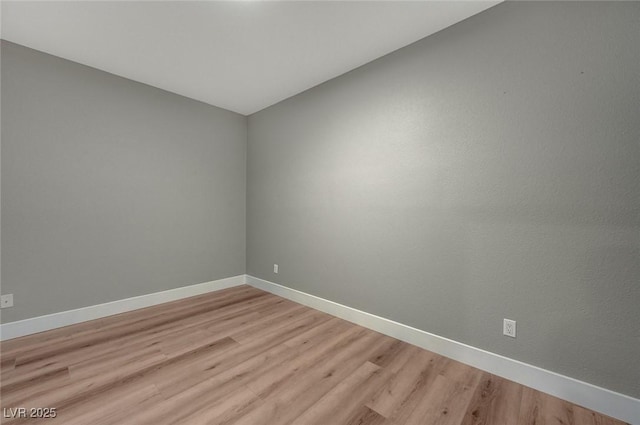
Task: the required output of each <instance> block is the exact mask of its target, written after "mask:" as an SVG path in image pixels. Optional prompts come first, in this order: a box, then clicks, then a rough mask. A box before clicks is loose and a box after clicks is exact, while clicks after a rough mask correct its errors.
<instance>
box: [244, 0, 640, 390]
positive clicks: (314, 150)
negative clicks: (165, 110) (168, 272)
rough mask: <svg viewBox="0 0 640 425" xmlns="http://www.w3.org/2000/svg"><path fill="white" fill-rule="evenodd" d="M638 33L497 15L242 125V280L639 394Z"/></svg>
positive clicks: (596, 7) (571, 6)
mask: <svg viewBox="0 0 640 425" xmlns="http://www.w3.org/2000/svg"><path fill="white" fill-rule="evenodd" d="M638 22H640V3H637V2H628V3H623V2H608V3H592V2H570V3H563V4H557V3H553V2H534V3H523V2H513V3H504V4H502V5H499V6H497V7H495V8H492V9H490V10H488V11H486V12H484V13H481V14H480V15H477V16H475V17H473V18H471V19H469V20H467V21H464V22H462V23H460V24H457V25H455V26H453V27H450V28H449V29H446V30H444V31H442V32H440V33H438V34H436V35H434V36H432V37H428V38H426V39H424V40H422V41H420V42H418V43H415V44H413V45H411V46H409V47H407V48H405V49H402V50H400V51H397V52H394V53H392V54H391V55H388V56H386V57H384V58H381V59H379V60H377V61H375V62H372V63H370V64H368V65H365V66H364V67H361V68H359V69H357V70H355V71H352V72H350V73H348V74H345V75H343V76H342V77H339V78H337V79H335V80H332V81H329V82H328V83H325V84H323V85H321V86H318V87H316V88H314V89H311V90H309V91H307V92H305V93H303V94H300V95H298V96H296V97H294V98H291V99H288V100H286V101H284V102H282V103H280V104H277V105H275V106H273V107H270V108H268V109H266V110H264V111H261V112H259V113H257V114H255V115H252V116H250V117H249V147H248V188H247V199H248V209H247V210H248V215H247V232H248V239H247V256H248V265H247V269H248V273H250V274H251V275H254V276H257V277H260V278H264V279H268V280H271V281H274V282H277V283H280V284H283V285H286V286H289V287H292V288H295V289H298V290H301V291H304V292H308V293H311V294H315V295H318V296H320V297H324V298H327V299H330V300H334V301H337V302H340V303H343V304H346V305H349V306H352V307H355V308H358V309H362V310H365V311H367V312H370V313H374V314H378V315H381V316H383V317H387V318H390V319H393V320H397V321H399V322H402V323H405V324H408V325H412V326H415V327H418V328H420V329H424V330H426V331H429V332H433V333H435V334H438V335H442V336H444V337H448V338H452V339H454V340H456V341H461V342H463V343H467V344H470V345H473V346H476V347H480V348H483V349H487V350H489V351H492V352H495V353H499V354H503V355H506V356H508V357H511V358H515V359H518V360H521V361H524V362H527V363H531V364H534V365H538V366H541V367H543V368H546V369H550V370H553V371H557V372H559V373H562V374H566V375H569V376H572V377H575V378H578V379H581V380H585V381H587V382H591V383H594V384H596V385H600V386H604V387H606V388H610V389H612V390H615V391H619V392H623V393H626V394H629V395H632V396H635V397H640V363H639V362H640V360H639V359H640V308H639V305H640V142H639V141H640V116H639V114H640V26H639V25H638ZM274 263H278V264H279V265H280V273H279V274H277V275H276V274H274V273H273V272H272V269H273V264H274ZM504 317H506V318H511V319H515V320H517V322H518V338H517V339H511V338H508V337H505V336H502V319H503V318H504Z"/></svg>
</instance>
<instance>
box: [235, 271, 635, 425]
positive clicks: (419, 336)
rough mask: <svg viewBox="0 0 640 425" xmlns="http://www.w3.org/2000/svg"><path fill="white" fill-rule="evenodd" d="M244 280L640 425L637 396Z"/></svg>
mask: <svg viewBox="0 0 640 425" xmlns="http://www.w3.org/2000/svg"><path fill="white" fill-rule="evenodd" d="M247 284H249V285H251V286H253V287H255V288H258V289H262V290H264V291H267V292H271V293H272V294H275V295H279V296H281V297H283V298H287V299H289V300H292V301H295V302H298V303H300V304H304V305H306V306H309V307H312V308H315V309H317V310H320V311H323V312H325V313H328V314H331V315H333V316H337V317H340V318H342V319H345V320H348V321H350V322H353V323H356V324H358V325H360V326H364V327H366V328H369V329H372V330H374V331H377V332H380V333H382V334H385V335H389V336H391V337H393V338H397V339H399V340H402V341H405V342H408V343H410V344H413V345H417V346H419V347H422V348H424V349H426V350H429V351H433V352H435V353H438V354H441V355H443V356H446V357H449V358H451V359H454V360H457V361H460V362H462V363H465V364H468V365H470V366H473V367H477V368H478V369H482V370H484V371H487V372H489V373H492V374H494V375H498V376H501V377H503V378H506V379H509V380H511V381H515V382H518V383H520V384H522V385H525V386H527V387H531V388H534V389H536V390H539V391H542V392H545V393H547V394H551V395H553V396H556V397H559V398H561V399H563V400H567V401H570V402H572V403H575V404H578V405H580V406H584V407H586V408H589V409H591V410H595V411H597V412H600V413H603V414H605V415H608V416H611V417H614V418H617V419H620V420H622V421H625V422H628V423H630V424H632V425H640V400H638V399H636V398H633V397H629V396H627V395H624V394H620V393H616V392H614V391H610V390H607V389H605V388H601V387H597V386H595V385H592V384H589V383H587V382H583V381H579V380H577V379H573V378H570V377H568V376H564V375H560V374H558V373H555V372H551V371H549V370H545V369H542V368H539V367H537V366H532V365H530V364H527V363H523V362H520V361H517V360H513V359H510V358H508V357H504V356H501V355H499V354H494V353H491V352H489V351H485V350H481V349H479V348H475V347H472V346H470V345H466V344H462V343H460V342H456V341H453V340H450V339H447V338H443V337H441V336H438V335H434V334H431V333H429V332H425V331H422V330H420V329H416V328H413V327H411V326H407V325H403V324H402V323H398V322H394V321H393V320H389V319H385V318H383V317H379V316H376V315H373V314H370V313H366V312H364V311H360V310H356V309H354V308H351V307H347V306H345V305H342V304H338V303H335V302H333V301H328V300H325V299H323V298H320V297H316V296H314V295H309V294H306V293H304V292H300V291H297V290H295V289H291V288H287V287H286V286H282V285H278V284H277V283H273V282H269V281H267V280H263V279H259V278H256V277H253V276H247Z"/></svg>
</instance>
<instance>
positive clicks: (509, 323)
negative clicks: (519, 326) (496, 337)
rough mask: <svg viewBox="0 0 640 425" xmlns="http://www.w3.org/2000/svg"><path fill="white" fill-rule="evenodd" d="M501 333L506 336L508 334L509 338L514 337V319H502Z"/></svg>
mask: <svg viewBox="0 0 640 425" xmlns="http://www.w3.org/2000/svg"><path fill="white" fill-rule="evenodd" d="M502 333H503V334H505V335H506V336H510V337H511V338H515V337H516V321H515V320H509V319H504V322H503V323H502Z"/></svg>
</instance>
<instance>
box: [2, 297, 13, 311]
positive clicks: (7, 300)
mask: <svg viewBox="0 0 640 425" xmlns="http://www.w3.org/2000/svg"><path fill="white" fill-rule="evenodd" d="M9 307H13V294H7V295H3V296H1V297H0V308H9Z"/></svg>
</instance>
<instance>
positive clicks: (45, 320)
mask: <svg viewBox="0 0 640 425" xmlns="http://www.w3.org/2000/svg"><path fill="white" fill-rule="evenodd" d="M245 283H246V275H244V274H243V275H238V276H233V277H227V278H224V279H218V280H214V281H211V282H204V283H198V284H195V285H189V286H183V287H180V288H175V289H169V290H167V291H162V292H155V293H153V294H147V295H140V296H138V297H132V298H126V299H123V300H118V301H112V302H109V303H104V304H98V305H92V306H89V307H83V308H78V309H75V310H68V311H63V312H60V313H53V314H47V315H46V316H38V317H33V318H30V319H25V320H19V321H17V322H9V323H4V324H2V325H0V341H4V340H7V339H11V338H17V337H20V336H25V335H31V334H34V333H37V332H43V331H48V330H51V329H55V328H60V327H63V326H68V325H73V324H76V323H80V322H86V321H88V320H94V319H99V318H101V317H106V316H111V315H113V314H118V313H124V312H127V311H131V310H137V309H139V308H144V307H150V306H153V305H156V304H162V303H166V302H169V301H175V300H179V299H181V298H187V297H193V296H194V295H200V294H204V293H207V292H211V291H218V290H220V289H226V288H231V287H233V286H238V285H244V284H245Z"/></svg>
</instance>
